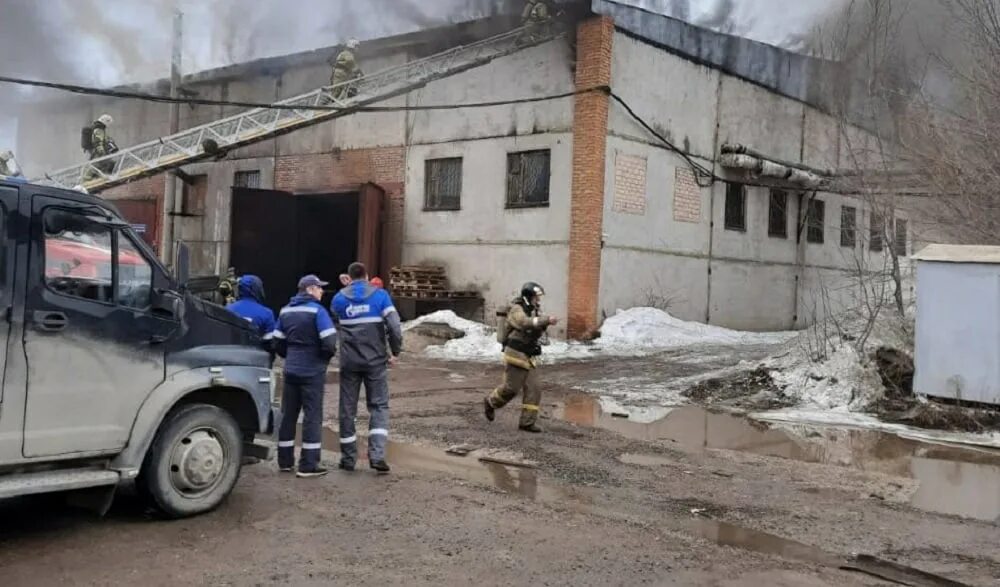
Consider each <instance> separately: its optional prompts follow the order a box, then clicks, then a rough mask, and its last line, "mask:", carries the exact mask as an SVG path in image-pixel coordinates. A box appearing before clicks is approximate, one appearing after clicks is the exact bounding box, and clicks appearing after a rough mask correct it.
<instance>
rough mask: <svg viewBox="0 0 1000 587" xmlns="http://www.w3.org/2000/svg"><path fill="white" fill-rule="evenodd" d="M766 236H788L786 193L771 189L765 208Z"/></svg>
mask: <svg viewBox="0 0 1000 587" xmlns="http://www.w3.org/2000/svg"><path fill="white" fill-rule="evenodd" d="M767 236H773V237H776V238H788V193H787V192H785V191H783V190H771V202H770V204H769V205H768V209H767Z"/></svg>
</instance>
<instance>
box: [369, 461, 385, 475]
mask: <svg viewBox="0 0 1000 587" xmlns="http://www.w3.org/2000/svg"><path fill="white" fill-rule="evenodd" d="M371 467H372V469H375V470H376V471H378V472H379V473H388V472H389V463H386V462H385V461H372V462H371Z"/></svg>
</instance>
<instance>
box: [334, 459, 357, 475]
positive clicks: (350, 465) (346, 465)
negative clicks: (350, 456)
mask: <svg viewBox="0 0 1000 587" xmlns="http://www.w3.org/2000/svg"><path fill="white" fill-rule="evenodd" d="M337 468H338V469H340V470H341V471H347V472H348V473H350V472H352V471H354V463H345V462H344V461H340V464H338V465H337Z"/></svg>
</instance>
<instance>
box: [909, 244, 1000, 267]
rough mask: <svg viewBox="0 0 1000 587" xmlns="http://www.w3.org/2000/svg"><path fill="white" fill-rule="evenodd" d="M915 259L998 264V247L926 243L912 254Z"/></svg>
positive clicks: (999, 252) (999, 261)
mask: <svg viewBox="0 0 1000 587" xmlns="http://www.w3.org/2000/svg"><path fill="white" fill-rule="evenodd" d="M913 259H915V260H917V261H930V262H934V263H981V264H1000V247H988V246H982V245H927V246H926V247H924V248H923V249H921V251H920V252H919V253H917V254H916V255H913Z"/></svg>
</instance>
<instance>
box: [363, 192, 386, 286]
mask: <svg viewBox="0 0 1000 587" xmlns="http://www.w3.org/2000/svg"><path fill="white" fill-rule="evenodd" d="M359 197H360V202H359V205H358V259H359V260H360V261H361V262H362V263H364V264H365V267H367V268H368V273H369V274H370V275H371V276H373V277H374V276H376V275H380V272H381V271H382V268H381V267H379V259H380V256H381V255H380V253H381V247H380V246H379V245H380V244H381V242H382V235H381V233H382V231H381V228H382V201H383V200H384V199H385V192H384V191H382V189H381V188H380V187H378V186H376V185H373V184H367V185H364V186H362V187H361V193H360V194H359ZM386 277H387V276H386Z"/></svg>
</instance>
